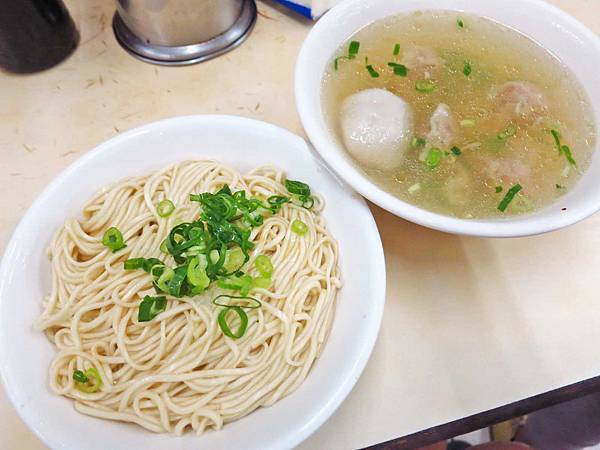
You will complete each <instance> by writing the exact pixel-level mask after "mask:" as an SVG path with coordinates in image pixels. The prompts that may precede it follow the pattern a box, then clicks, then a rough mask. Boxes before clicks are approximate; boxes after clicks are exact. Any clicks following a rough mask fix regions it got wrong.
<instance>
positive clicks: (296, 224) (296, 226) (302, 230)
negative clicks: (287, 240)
mask: <svg viewBox="0 0 600 450" xmlns="http://www.w3.org/2000/svg"><path fill="white" fill-rule="evenodd" d="M292 231H293V232H294V233H296V234H297V235H299V236H304V235H305V234H306V232H307V231H308V226H307V225H306V224H305V223H304V222H302V221H301V220H298V219H295V220H294V221H293V222H292Z"/></svg>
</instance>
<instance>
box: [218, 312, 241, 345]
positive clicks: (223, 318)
mask: <svg viewBox="0 0 600 450" xmlns="http://www.w3.org/2000/svg"><path fill="white" fill-rule="evenodd" d="M229 311H233V312H235V313H236V314H237V315H238V317H239V318H240V325H239V327H238V329H237V332H236V333H234V332H233V331H231V328H230V327H229V324H228V323H227V313H229ZM217 322H218V323H219V327H220V328H221V331H222V332H223V334H224V335H225V336H227V337H230V338H231V339H239V338H241V337H242V336H243V335H244V334H245V333H246V328H248V314H246V311H244V310H243V309H242V308H240V307H239V306H229V307H227V308H223V309H222V310H221V312H220V313H219V315H218V317H217Z"/></svg>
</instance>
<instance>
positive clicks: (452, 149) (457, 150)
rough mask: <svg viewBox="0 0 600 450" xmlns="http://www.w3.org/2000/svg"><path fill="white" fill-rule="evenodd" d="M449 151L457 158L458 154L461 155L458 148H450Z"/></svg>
mask: <svg viewBox="0 0 600 450" xmlns="http://www.w3.org/2000/svg"><path fill="white" fill-rule="evenodd" d="M450 151H451V152H452V153H453V154H454V155H456V156H458V155H460V154H461V153H462V152H461V151H460V148H458V147H452V148H451V149H450Z"/></svg>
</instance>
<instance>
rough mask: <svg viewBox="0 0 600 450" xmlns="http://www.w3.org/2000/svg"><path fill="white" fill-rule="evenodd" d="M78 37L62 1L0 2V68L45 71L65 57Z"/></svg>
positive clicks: (15, 71) (25, 71) (72, 48)
mask: <svg viewBox="0 0 600 450" xmlns="http://www.w3.org/2000/svg"><path fill="white" fill-rule="evenodd" d="M78 43H79V33H78V32H77V29H76V28H75V24H74V23H73V20H72V19H71V16H70V15H69V12H68V11H67V9H66V8H65V5H64V4H63V2H62V0H1V1H0V68H1V69H4V70H6V71H8V72H13V73H32V72H38V71H40V70H44V69H48V68H50V67H52V66H54V65H56V64H58V63H59V62H61V61H62V60H64V59H65V58H66V57H67V56H69V55H70V54H71V53H72V52H73V50H75V48H76V47H77V44H78Z"/></svg>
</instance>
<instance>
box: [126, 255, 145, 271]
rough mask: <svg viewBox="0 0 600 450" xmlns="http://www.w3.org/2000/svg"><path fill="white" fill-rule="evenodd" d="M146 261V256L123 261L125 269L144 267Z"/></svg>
mask: <svg viewBox="0 0 600 450" xmlns="http://www.w3.org/2000/svg"><path fill="white" fill-rule="evenodd" d="M145 263H146V258H131V259H128V260H127V261H125V262H124V263H123V268H124V269H125V270H137V269H143V268H144V264H145Z"/></svg>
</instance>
